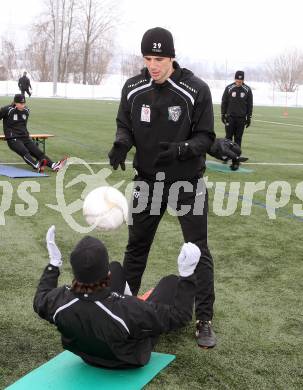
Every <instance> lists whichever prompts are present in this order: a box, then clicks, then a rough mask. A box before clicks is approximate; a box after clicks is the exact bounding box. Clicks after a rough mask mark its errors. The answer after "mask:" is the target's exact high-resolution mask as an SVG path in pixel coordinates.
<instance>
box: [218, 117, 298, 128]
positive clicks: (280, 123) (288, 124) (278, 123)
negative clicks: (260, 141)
mask: <svg viewBox="0 0 303 390" xmlns="http://www.w3.org/2000/svg"><path fill="white" fill-rule="evenodd" d="M219 116H220V117H221V115H215V117H219ZM281 118H283V117H281ZM252 122H262V123H270V124H272V125H281V126H291V127H302V128H303V124H302V125H295V124H293V123H286V122H271V121H263V120H261V119H253V121H252ZM252 126H253V124H252Z"/></svg>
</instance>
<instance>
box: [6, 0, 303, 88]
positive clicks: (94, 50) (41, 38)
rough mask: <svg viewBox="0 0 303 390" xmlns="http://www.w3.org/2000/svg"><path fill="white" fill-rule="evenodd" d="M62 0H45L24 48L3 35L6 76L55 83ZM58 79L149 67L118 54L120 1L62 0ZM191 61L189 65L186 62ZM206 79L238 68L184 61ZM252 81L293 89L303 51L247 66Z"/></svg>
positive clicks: (95, 79) (95, 80)
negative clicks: (19, 72) (21, 72)
mask: <svg viewBox="0 0 303 390" xmlns="http://www.w3.org/2000/svg"><path fill="white" fill-rule="evenodd" d="M56 1H57V0H44V12H43V13H42V14H41V15H40V16H39V18H37V22H35V23H34V24H33V25H32V26H31V28H30V33H29V40H28V42H27V44H26V45H25V47H24V49H23V50H17V49H16V47H15V44H14V42H13V41H11V40H9V39H7V38H5V37H2V39H1V47H0V80H8V79H11V78H13V77H14V76H15V75H14V71H15V70H16V69H20V68H23V69H27V70H30V74H31V77H32V78H33V79H34V80H36V81H52V78H53V61H54V46H55V45H54V43H55V20H56V10H55V7H56ZM58 1H59V31H58V41H59V42H58V43H59V44H58V47H59V48H58V81H59V82H74V83H83V84H93V85H98V84H100V83H101V82H102V80H103V78H104V76H105V75H106V73H108V71H109V68H110V67H112V68H113V69H115V71H116V72H119V73H121V74H123V75H125V76H127V77H129V76H132V75H135V74H137V73H138V72H139V71H140V69H141V68H142V66H143V61H142V57H141V56H140V55H135V54H132V53H126V54H124V55H123V56H122V55H120V57H119V56H118V57H119V58H117V56H115V55H114V48H115V33H116V29H117V28H118V27H119V25H120V24H121V15H120V11H119V0H58ZM184 62H185V63H184ZM181 63H182V65H184V66H186V67H188V68H190V69H192V70H193V71H194V72H195V73H196V74H197V76H200V77H202V78H204V79H206V78H211V79H217V80H220V79H221V80H232V79H233V76H234V72H228V71H227V70H226V69H225V67H224V66H223V65H222V66H217V65H210V64H207V63H205V61H204V62H191V61H190V60H189V59H186V61H181ZM244 70H245V72H246V79H247V80H250V81H267V82H268V81H271V82H272V83H273V84H274V85H276V86H277V87H278V88H279V89H280V90H281V91H288V92H293V91H295V90H296V89H297V87H298V86H299V85H300V84H303V54H302V53H301V52H300V51H298V50H296V49H293V50H288V51H285V52H282V53H281V54H280V55H278V56H276V57H275V58H272V59H270V60H268V61H267V62H266V63H265V64H262V66H261V65H260V66H254V67H248V68H246V69H244Z"/></svg>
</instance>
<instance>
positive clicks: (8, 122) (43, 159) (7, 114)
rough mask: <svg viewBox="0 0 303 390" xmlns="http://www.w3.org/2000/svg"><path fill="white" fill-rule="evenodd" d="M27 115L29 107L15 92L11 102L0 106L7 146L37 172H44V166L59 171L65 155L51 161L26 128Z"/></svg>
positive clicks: (64, 161) (23, 98)
mask: <svg viewBox="0 0 303 390" xmlns="http://www.w3.org/2000/svg"><path fill="white" fill-rule="evenodd" d="M28 117H29V109H28V108H27V107H26V105H25V97H24V95H22V94H16V95H15V96H14V101H13V103H12V104H10V105H8V106H5V107H1V108H0V120H1V119H3V131H4V134H5V138H6V141H7V144H8V146H9V148H10V149H12V150H13V151H14V152H16V153H17V154H19V156H21V157H22V158H23V160H24V161H25V162H26V163H27V164H29V165H30V166H31V167H32V168H34V169H36V170H37V171H38V172H41V173H42V172H44V168H45V167H46V166H48V167H49V168H51V169H52V170H53V171H56V172H57V171H59V169H61V168H62V167H63V166H64V165H65V163H66V157H65V158H63V159H61V160H59V161H57V162H53V161H52V160H51V159H50V158H49V157H47V156H46V155H45V154H44V153H43V152H42V151H41V150H40V149H39V147H38V146H37V145H36V143H35V142H34V141H33V140H32V139H31V138H30V135H29V132H28V130H27V121H28Z"/></svg>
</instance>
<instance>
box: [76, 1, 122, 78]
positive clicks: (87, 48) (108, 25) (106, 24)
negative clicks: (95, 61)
mask: <svg viewBox="0 0 303 390" xmlns="http://www.w3.org/2000/svg"><path fill="white" fill-rule="evenodd" d="M80 9H81V12H80V15H79V16H80V18H79V22H80V32H81V39H82V49H83V70H82V74H83V77H82V83H83V84H86V83H87V81H88V72H89V61H90V58H91V52H92V51H94V50H96V48H94V45H95V43H96V42H97V41H98V40H100V39H101V38H102V40H103V41H106V36H108V35H109V33H111V32H112V31H113V29H114V24H115V21H116V17H115V3H113V2H109V1H106V0H82V2H81V7H80Z"/></svg>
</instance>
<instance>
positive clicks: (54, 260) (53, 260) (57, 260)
mask: <svg viewBox="0 0 303 390" xmlns="http://www.w3.org/2000/svg"><path fill="white" fill-rule="evenodd" d="M55 230H56V228H55V226H54V225H52V226H51V227H50V228H49V229H48V231H47V233H46V246H47V250H48V255H49V260H50V261H49V262H50V264H51V265H53V266H54V267H61V265H62V259H61V258H62V256H61V252H60V250H59V248H58V247H57V245H56V243H55Z"/></svg>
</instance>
